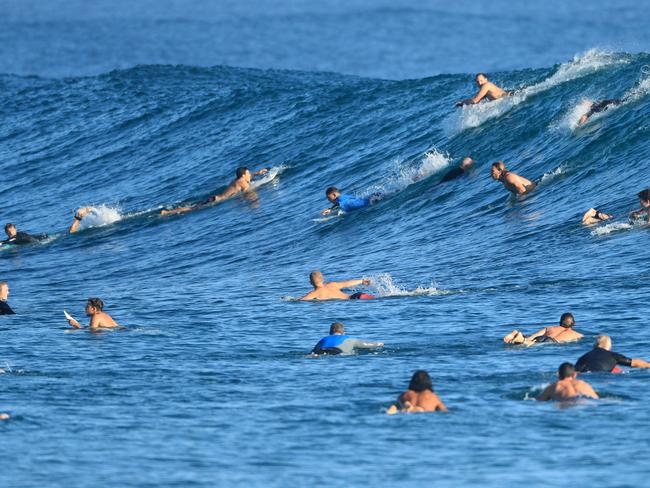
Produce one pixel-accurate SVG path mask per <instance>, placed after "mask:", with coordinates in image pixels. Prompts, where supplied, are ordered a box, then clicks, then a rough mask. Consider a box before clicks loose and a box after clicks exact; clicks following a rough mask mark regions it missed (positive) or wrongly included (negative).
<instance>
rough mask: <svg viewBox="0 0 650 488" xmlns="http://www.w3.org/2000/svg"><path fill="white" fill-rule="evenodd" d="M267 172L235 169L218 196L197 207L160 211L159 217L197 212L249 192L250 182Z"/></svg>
mask: <svg viewBox="0 0 650 488" xmlns="http://www.w3.org/2000/svg"><path fill="white" fill-rule="evenodd" d="M268 172H269V169H268V168H262V169H260V170H259V171H256V172H255V173H251V172H250V170H249V169H248V168H247V167H245V166H241V167H239V168H237V171H236V172H235V179H234V180H233V181H231V182H230V184H229V185H228V187H227V188H226V189H225V190H224V191H223V193H221V194H219V195H212V196H210V197H209V198H208V199H207V200H206V201H205V202H203V203H199V204H197V205H190V206H188V207H179V208H175V209H172V210H167V209H165V210H161V211H160V215H174V214H180V213H185V212H191V211H192V210H198V209H200V208H203V207H205V206H207V205H210V204H212V203H218V202H221V201H223V200H226V199H228V198H231V197H234V196H235V195H237V194H239V193H243V192H247V191H250V190H251V181H252V179H253V178H255V177H256V176H259V175H264V174H266V173H268Z"/></svg>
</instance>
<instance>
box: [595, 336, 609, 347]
mask: <svg viewBox="0 0 650 488" xmlns="http://www.w3.org/2000/svg"><path fill="white" fill-rule="evenodd" d="M594 347H600V348H601V349H607V350H610V349H611V348H612V338H611V337H609V336H608V335H599V336H598V337H596V344H595V346H594Z"/></svg>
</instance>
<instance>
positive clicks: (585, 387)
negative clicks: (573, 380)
mask: <svg viewBox="0 0 650 488" xmlns="http://www.w3.org/2000/svg"><path fill="white" fill-rule="evenodd" d="M578 393H580V394H581V395H584V396H586V397H589V398H595V399H598V398H600V397H599V396H598V393H596V392H595V391H594V389H593V388H592V387H591V385H590V384H589V383H587V382H586V381H580V380H578Z"/></svg>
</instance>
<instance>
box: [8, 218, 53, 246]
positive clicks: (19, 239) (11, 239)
mask: <svg viewBox="0 0 650 488" xmlns="http://www.w3.org/2000/svg"><path fill="white" fill-rule="evenodd" d="M5 234H7V239H5V240H4V241H2V242H0V245H7V244H13V245H15V246H24V245H26V244H33V243H35V242H41V241H42V240H44V239H47V234H40V235H32V234H28V233H27V232H18V230H17V229H16V225H15V224H11V223H9V224H6V225H5Z"/></svg>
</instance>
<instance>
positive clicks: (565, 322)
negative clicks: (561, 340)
mask: <svg viewBox="0 0 650 488" xmlns="http://www.w3.org/2000/svg"><path fill="white" fill-rule="evenodd" d="M574 325H576V320H575V319H574V318H573V314H570V313H563V314H562V317H560V326H561V327H564V328H565V329H570V328H572V327H573V326H574Z"/></svg>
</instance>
